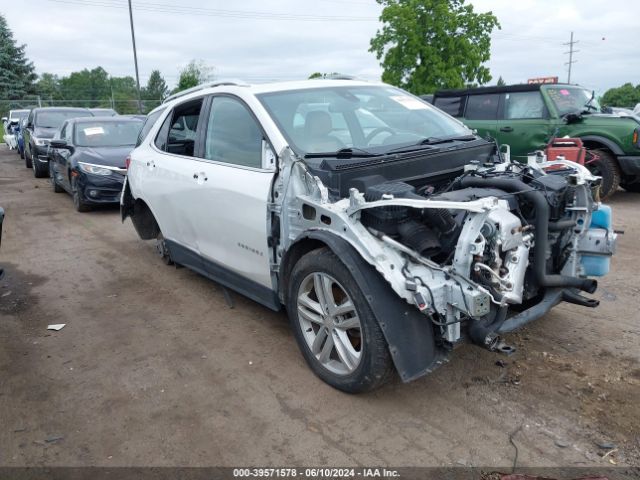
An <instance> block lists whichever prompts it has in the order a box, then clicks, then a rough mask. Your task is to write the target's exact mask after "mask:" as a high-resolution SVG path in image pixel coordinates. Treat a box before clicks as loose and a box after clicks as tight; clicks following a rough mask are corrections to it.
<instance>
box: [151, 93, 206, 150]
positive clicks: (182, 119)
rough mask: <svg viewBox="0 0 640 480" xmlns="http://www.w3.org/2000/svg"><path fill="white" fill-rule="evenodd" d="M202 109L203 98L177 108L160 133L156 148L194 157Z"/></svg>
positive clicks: (168, 117) (166, 120)
mask: <svg viewBox="0 0 640 480" xmlns="http://www.w3.org/2000/svg"><path fill="white" fill-rule="evenodd" d="M201 109H202V99H201V98H200V99H198V100H194V101H190V102H187V103H184V104H182V105H178V106H176V107H175V108H174V110H173V112H172V113H171V114H169V116H167V118H166V119H165V121H164V123H163V124H162V127H161V128H160V131H159V132H158V136H157V137H156V141H155V144H156V147H158V148H159V149H160V150H163V151H165V152H168V153H175V154H176V155H184V156H185V157H193V155H194V149H195V143H196V131H197V130H198V122H199V120H200V110H201Z"/></svg>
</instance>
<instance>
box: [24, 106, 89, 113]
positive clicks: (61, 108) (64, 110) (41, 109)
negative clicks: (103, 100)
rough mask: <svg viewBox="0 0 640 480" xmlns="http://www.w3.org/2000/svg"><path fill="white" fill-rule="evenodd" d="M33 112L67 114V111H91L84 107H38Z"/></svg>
mask: <svg viewBox="0 0 640 480" xmlns="http://www.w3.org/2000/svg"><path fill="white" fill-rule="evenodd" d="M33 110H34V111H35V112H41V111H47V112H52V111H59V112H66V111H72V112H75V111H78V112H88V111H89V109H88V108H84V107H36V108H34V109H33Z"/></svg>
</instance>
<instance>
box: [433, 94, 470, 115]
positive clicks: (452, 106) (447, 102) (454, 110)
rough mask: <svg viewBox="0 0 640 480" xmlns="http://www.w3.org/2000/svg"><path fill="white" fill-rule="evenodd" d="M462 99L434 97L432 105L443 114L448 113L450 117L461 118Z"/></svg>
mask: <svg viewBox="0 0 640 480" xmlns="http://www.w3.org/2000/svg"><path fill="white" fill-rule="evenodd" d="M463 98H464V97H462V96H460V97H436V99H435V101H434V102H433V104H434V105H435V106H436V107H438V108H439V109H440V110H442V111H443V112H445V113H448V114H449V115H451V116H452V117H461V116H462V104H463V101H462V100H463Z"/></svg>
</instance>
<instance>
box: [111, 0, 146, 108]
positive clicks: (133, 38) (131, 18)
mask: <svg viewBox="0 0 640 480" xmlns="http://www.w3.org/2000/svg"><path fill="white" fill-rule="evenodd" d="M129 21H130V25H131V42H132V43H133V63H134V64H135V66H136V92H137V93H138V111H139V112H140V113H142V100H141V99H140V74H139V73H138V52H137V51H136V34H135V32H134V30H133V10H132V9H131V0H129ZM111 96H112V100H113V89H112V90H111Z"/></svg>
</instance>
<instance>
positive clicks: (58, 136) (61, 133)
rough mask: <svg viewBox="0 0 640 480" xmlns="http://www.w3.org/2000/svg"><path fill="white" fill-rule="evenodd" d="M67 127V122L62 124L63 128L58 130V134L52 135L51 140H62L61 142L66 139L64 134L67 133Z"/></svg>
mask: <svg viewBox="0 0 640 480" xmlns="http://www.w3.org/2000/svg"><path fill="white" fill-rule="evenodd" d="M67 125H68V124H67V122H64V125H63V126H62V128H61V129H60V132H57V133H56V134H55V135H54V137H53V138H56V139H58V138H60V139H63V140H64V139H66V138H67V136H66V132H67Z"/></svg>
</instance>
